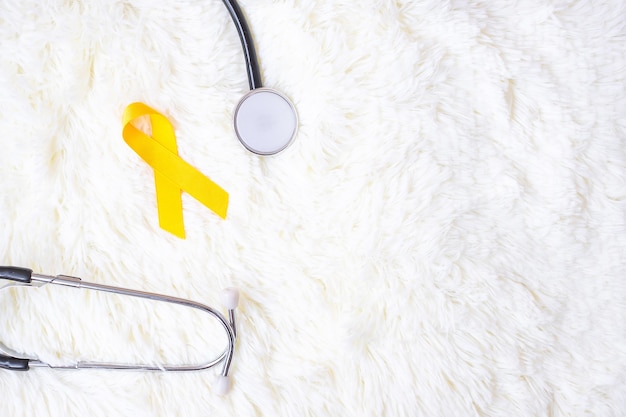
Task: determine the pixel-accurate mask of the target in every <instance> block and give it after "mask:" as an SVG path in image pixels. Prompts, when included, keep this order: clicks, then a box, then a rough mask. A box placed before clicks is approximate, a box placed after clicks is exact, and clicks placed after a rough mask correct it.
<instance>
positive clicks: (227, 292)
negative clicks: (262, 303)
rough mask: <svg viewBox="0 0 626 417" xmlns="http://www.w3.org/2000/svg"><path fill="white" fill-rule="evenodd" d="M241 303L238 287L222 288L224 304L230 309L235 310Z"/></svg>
mask: <svg viewBox="0 0 626 417" xmlns="http://www.w3.org/2000/svg"><path fill="white" fill-rule="evenodd" d="M237 304H239V290H238V289H237V288H232V287H231V288H225V289H224V290H222V305H223V306H224V307H225V308H227V309H228V310H234V309H236V308H237Z"/></svg>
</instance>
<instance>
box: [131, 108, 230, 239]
mask: <svg viewBox="0 0 626 417" xmlns="http://www.w3.org/2000/svg"><path fill="white" fill-rule="evenodd" d="M142 116H149V118H150V123H151V125H152V136H148V135H147V134H145V133H144V132H142V131H141V130H139V129H138V128H137V127H135V126H134V125H133V123H132V122H133V121H135V120H136V119H138V118H140V117H142ZM122 137H123V138H124V141H125V142H126V143H127V144H128V146H130V147H131V149H132V150H134V151H135V152H136V153H137V155H139V156H140V157H141V158H142V159H143V160H144V161H145V162H146V163H147V164H148V165H150V167H152V169H153V170H154V183H155V188H156V196H157V207H158V212H159V225H160V226H161V227H162V228H163V229H165V230H167V231H168V232H170V233H172V234H174V235H176V236H178V237H179V238H181V239H184V238H185V226H184V223H183V202H182V195H181V194H182V192H183V191H185V192H186V193H188V194H189V195H191V196H192V197H193V198H195V199H196V200H198V201H199V202H200V203H202V204H204V205H205V206H206V207H207V208H209V209H210V210H212V211H213V212H215V214H217V215H218V216H220V217H221V218H222V219H225V218H226V211H227V210H228V193H227V192H226V191H224V189H222V187H220V186H219V185H217V184H216V183H214V182H213V181H211V180H210V179H209V178H207V177H206V176H205V175H204V174H202V173H201V172H200V171H198V170H197V169H196V168H194V167H193V166H191V165H189V164H188V163H187V162H185V161H184V160H183V159H182V158H181V157H180V156H178V146H177V145H176V135H175V134H174V128H173V127H172V124H171V123H170V121H169V120H168V119H167V118H166V117H165V116H163V115H162V114H161V113H159V112H157V111H156V110H154V109H152V108H151V107H148V106H147V105H145V104H143V103H132V104H130V105H128V107H126V109H125V110H124V116H123V130H122Z"/></svg>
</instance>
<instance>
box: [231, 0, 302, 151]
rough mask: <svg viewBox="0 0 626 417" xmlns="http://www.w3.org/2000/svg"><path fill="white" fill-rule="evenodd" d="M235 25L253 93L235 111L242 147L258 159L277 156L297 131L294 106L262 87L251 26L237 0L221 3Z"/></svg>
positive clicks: (236, 125)
mask: <svg viewBox="0 0 626 417" xmlns="http://www.w3.org/2000/svg"><path fill="white" fill-rule="evenodd" d="M222 1H223V2H224V5H225V6H226V8H227V9H228V12H229V13H230V16H231V17H232V19H233V22H234V23H235V27H236V28H237V33H238V34H239V39H240V40H241V45H242V47H243V53H244V57H245V61H246V70H247V75H248V84H249V86H250V91H249V92H248V93H247V94H246V95H245V96H243V97H242V98H241V100H240V101H239V103H238V104H237V107H236V108H235V112H234V116H233V122H234V126H235V133H236V135H237V138H238V139H239V141H240V142H241V144H242V145H243V146H244V147H245V148H246V149H247V150H249V151H250V152H253V153H255V154H257V155H274V154H277V153H278V152H280V151H282V150H284V149H285V148H287V147H288V146H289V145H290V144H291V142H292V141H293V139H294V137H295V135H296V131H297V129H298V115H297V113H296V109H295V107H294V105H293V103H292V102H291V101H290V100H289V99H288V98H287V97H285V95H283V94H281V93H279V92H278V91H276V90H273V89H271V88H265V87H263V82H262V78H261V71H260V68H259V61H258V58H257V55H256V50H255V49H254V42H253V40H252V34H251V32H250V28H249V27H248V23H247V22H246V19H245V17H244V15H243V12H242V10H241V8H240V7H239V5H238V4H237V2H236V1H235V0H222Z"/></svg>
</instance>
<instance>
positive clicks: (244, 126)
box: [234, 88, 298, 155]
mask: <svg viewBox="0 0 626 417" xmlns="http://www.w3.org/2000/svg"><path fill="white" fill-rule="evenodd" d="M234 123H235V133H236V134H237V138H239V141H241V143H242V144H243V146H244V147H245V148H246V149H248V150H249V151H250V152H253V153H255V154H258V155H274V154H277V153H278V152H280V151H282V150H284V149H285V148H287V147H288V146H289V144H290V143H291V142H292V141H293V138H294V137H295V135H296V131H297V129H298V115H297V113H296V109H295V107H294V105H293V104H292V103H291V101H290V100H289V99H288V98H287V97H285V96H284V95H282V94H281V93H279V92H277V91H275V90H272V89H269V88H256V89H254V90H251V91H250V92H249V93H248V94H246V95H245V96H244V97H243V98H242V99H241V100H240V101H239V104H238V105H237V107H236V109H235V114H234Z"/></svg>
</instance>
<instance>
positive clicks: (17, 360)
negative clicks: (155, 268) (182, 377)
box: [0, 266, 239, 395]
mask: <svg viewBox="0 0 626 417" xmlns="http://www.w3.org/2000/svg"><path fill="white" fill-rule="evenodd" d="M47 284H51V285H62V286H66V287H72V288H78V289H81V288H82V289H86V290H94V291H102V292H107V293H113V294H121V295H126V296H130V297H136V298H144V299H148V300H153V301H162V302H166V303H172V304H178V305H182V306H185V307H190V308H195V309H198V310H200V311H203V312H205V313H207V314H209V315H211V316H212V317H213V318H215V319H216V320H217V321H218V322H219V323H220V324H221V326H222V327H223V328H224V331H225V332H226V336H227V341H228V342H227V346H226V348H225V349H224V351H223V352H222V353H221V354H220V355H218V356H217V357H216V358H212V359H210V360H208V361H207V362H205V363H201V364H191V365H190V364H180V365H159V366H154V365H142V364H123V363H111V362H75V363H73V364H71V365H52V364H49V363H46V362H43V361H42V360H40V359H39V358H36V357H29V356H26V355H23V354H21V353H19V352H17V351H15V350H13V349H11V348H9V347H8V346H6V345H4V344H3V343H2V342H0V368H2V369H8V370H12V371H28V370H29V369H30V368H31V367H32V368H41V367H46V368H54V369H111V370H141V371H173V372H184V371H199V370H203V369H209V368H213V367H214V366H217V365H219V364H222V371H221V373H220V375H219V376H218V379H217V381H216V383H215V392H216V393H217V394H218V395H224V394H226V393H227V392H228V391H229V389H230V386H231V381H230V377H229V371H230V366H231V363H232V360H233V354H234V351H235V342H236V339H237V328H236V325H235V309H236V308H237V304H238V303H239V292H238V291H237V289H235V288H226V289H224V290H223V291H222V294H221V299H222V304H223V306H224V307H225V308H226V310H227V311H228V314H227V316H224V315H222V314H221V313H219V312H218V311H216V310H214V309H213V308H211V307H209V306H207V305H204V304H200V303H198V302H195V301H191V300H186V299H183V298H177V297H171V296H168V295H162V294H155V293H150V292H144V291H137V290H131V289H128V288H120V287H113V286H109V285H102V284H95V283H93V282H86V281H83V280H81V279H80V278H78V277H72V276H67V275H56V276H51V275H40V274H34V273H33V271H32V270H31V269H28V268H20V267H15V266H0V289H2V288H9V287H17V286H28V287H42V286H44V285H47Z"/></svg>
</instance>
